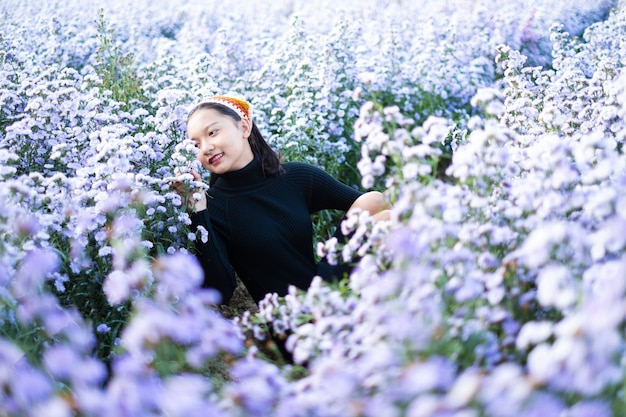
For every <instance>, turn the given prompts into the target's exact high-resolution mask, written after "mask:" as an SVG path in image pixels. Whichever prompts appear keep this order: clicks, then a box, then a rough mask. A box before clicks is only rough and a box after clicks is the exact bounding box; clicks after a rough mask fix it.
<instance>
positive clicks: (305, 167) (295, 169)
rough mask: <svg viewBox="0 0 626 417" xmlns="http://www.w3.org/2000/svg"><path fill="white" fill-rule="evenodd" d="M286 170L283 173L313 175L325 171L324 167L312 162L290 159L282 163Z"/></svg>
mask: <svg viewBox="0 0 626 417" xmlns="http://www.w3.org/2000/svg"><path fill="white" fill-rule="evenodd" d="M282 166H283V169H284V172H283V175H291V176H294V175H296V176H297V175H303V174H304V175H311V174H316V173H320V172H324V170H322V168H320V167H318V166H316V165H313V164H310V163H308V162H300V161H290V162H283V163H282Z"/></svg>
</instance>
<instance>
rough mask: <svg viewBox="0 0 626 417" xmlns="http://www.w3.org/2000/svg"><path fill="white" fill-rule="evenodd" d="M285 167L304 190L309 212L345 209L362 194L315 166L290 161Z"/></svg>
mask: <svg viewBox="0 0 626 417" xmlns="http://www.w3.org/2000/svg"><path fill="white" fill-rule="evenodd" d="M285 168H286V170H287V172H288V173H289V175H290V177H291V178H292V179H293V181H294V182H296V183H299V186H300V189H302V190H304V191H305V193H306V197H307V200H308V202H309V210H310V212H311V213H315V212H317V211H320V210H325V209H337V210H343V211H347V210H348V209H349V208H350V206H352V203H354V201H355V200H356V199H357V198H359V196H361V194H362V193H361V192H360V191H359V190H357V189H355V188H353V187H350V186H348V185H346V184H344V183H342V182H341V181H339V180H337V179H336V178H335V177H333V176H332V175H330V174H328V173H327V172H326V171H324V170H323V169H322V168H319V167H317V166H314V165H309V164H305V163H299V162H292V163H290V164H286V166H285Z"/></svg>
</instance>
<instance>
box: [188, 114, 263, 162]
mask: <svg viewBox="0 0 626 417" xmlns="http://www.w3.org/2000/svg"><path fill="white" fill-rule="evenodd" d="M251 129H252V126H251V123H250V122H249V121H248V120H246V119H242V120H239V121H236V120H235V119H233V118H232V117H230V116H226V115H223V114H222V113H220V112H218V111H217V110H214V109H200V110H197V111H196V112H195V113H194V114H193V115H192V116H191V117H190V118H189V120H188V121H187V134H188V135H189V138H190V139H191V140H193V141H194V142H195V143H196V146H197V147H198V149H199V152H198V160H199V161H200V162H201V163H202V166H203V167H205V168H206V169H208V170H209V171H211V172H212V173H215V174H223V173H225V172H229V171H235V170H238V169H241V168H243V167H245V166H246V165H248V164H249V163H250V162H252V160H253V159H254V154H253V153H252V149H251V148H250V143H249V142H248V136H250V131H251Z"/></svg>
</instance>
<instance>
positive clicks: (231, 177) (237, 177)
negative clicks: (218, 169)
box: [213, 156, 265, 191]
mask: <svg viewBox="0 0 626 417" xmlns="http://www.w3.org/2000/svg"><path fill="white" fill-rule="evenodd" d="M259 164H260V161H259V158H258V157H256V156H255V157H254V159H253V160H252V161H251V162H250V163H249V164H248V165H246V166H245V167H243V168H241V169H238V170H236V171H230V172H226V173H224V174H221V175H218V176H217V180H216V181H215V184H214V185H213V187H216V188H221V189H224V190H239V191H241V190H243V189H246V188H250V187H254V186H256V185H257V184H260V183H262V182H263V181H264V180H265V178H264V177H263V175H261V170H260V169H259Z"/></svg>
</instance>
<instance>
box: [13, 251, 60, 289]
mask: <svg viewBox="0 0 626 417" xmlns="http://www.w3.org/2000/svg"><path fill="white" fill-rule="evenodd" d="M60 265H61V262H60V258H59V255H57V254H56V252H54V251H53V250H51V249H42V248H39V249H33V250H31V251H30V252H28V253H27V254H26V256H25V257H24V258H23V259H22V261H21V263H20V267H19V269H18V271H17V274H16V277H15V279H14V281H13V285H12V289H13V292H14V294H15V295H16V296H17V297H21V296H25V295H27V294H33V293H34V294H37V293H38V292H39V289H40V288H41V286H42V284H43V282H44V280H45V278H46V277H47V276H48V275H49V274H51V273H53V272H55V271H56V270H57V269H58V268H59V266H60Z"/></svg>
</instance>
